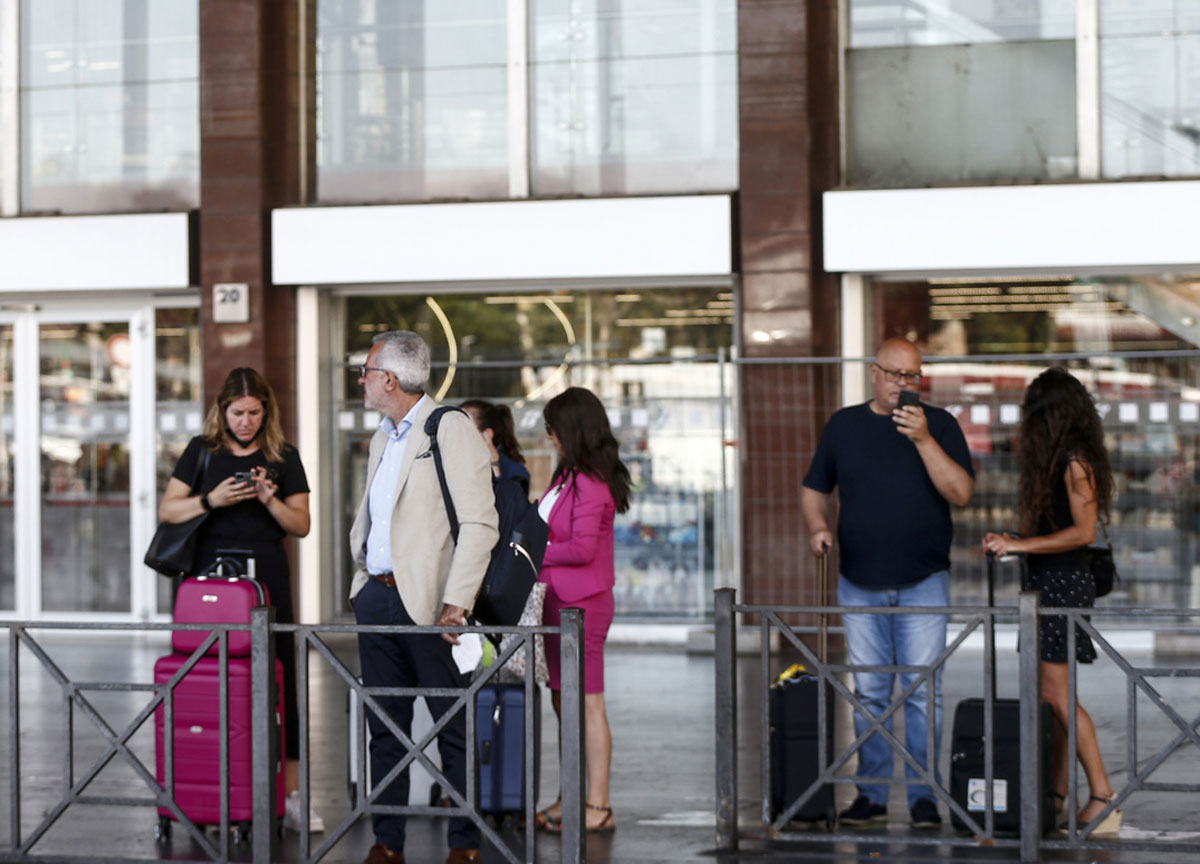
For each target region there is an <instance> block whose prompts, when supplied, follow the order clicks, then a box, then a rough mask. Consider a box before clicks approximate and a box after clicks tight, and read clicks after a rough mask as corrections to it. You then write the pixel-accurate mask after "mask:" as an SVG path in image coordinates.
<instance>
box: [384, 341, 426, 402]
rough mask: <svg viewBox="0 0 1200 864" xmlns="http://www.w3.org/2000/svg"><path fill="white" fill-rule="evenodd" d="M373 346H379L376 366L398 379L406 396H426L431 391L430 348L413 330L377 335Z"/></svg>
mask: <svg viewBox="0 0 1200 864" xmlns="http://www.w3.org/2000/svg"><path fill="white" fill-rule="evenodd" d="M371 344H372V345H378V346H379V353H378V354H376V355H375V362H376V363H378V364H379V367H380V368H381V369H386V370H387V371H389V372H391V373H392V374H393V375H395V376H396V383H397V384H399V385H400V389H401V390H403V391H404V392H405V393H424V392H425V390H426V388H427V387H429V362H430V361H429V346H428V345H427V344H426V343H425V340H424V339H422V338H421V337H420V336H418V335H417V334H416V333H413V332H412V331H411V330H389V331H387V332H386V333H379V334H376V336H375V338H374V339H372V340H371Z"/></svg>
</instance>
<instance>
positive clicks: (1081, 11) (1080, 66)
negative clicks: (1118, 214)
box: [1075, 0, 1100, 180]
mask: <svg viewBox="0 0 1200 864" xmlns="http://www.w3.org/2000/svg"><path fill="white" fill-rule="evenodd" d="M1075 141H1076V143H1075V152H1076V154H1077V158H1078V160H1079V179H1081V180H1098V179H1100V0H1075Z"/></svg>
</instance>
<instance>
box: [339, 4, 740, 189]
mask: <svg viewBox="0 0 1200 864" xmlns="http://www.w3.org/2000/svg"><path fill="white" fill-rule="evenodd" d="M317 8H318V25H317V27H318V41H317V67H318V74H317V78H318V85H317V86H318V108H317V111H318V129H319V133H318V148H317V150H318V153H317V175H318V181H317V185H318V192H317V197H318V199H319V200H320V201H322V202H363V201H420V200H430V199H443V198H506V197H509V195H510V194H511V192H512V189H513V188H514V186H513V185H512V184H513V179H514V178H510V175H509V172H510V162H511V160H512V157H513V155H514V153H515V154H516V156H517V157H518V158H519V157H520V155H521V154H527V158H526V159H525V161H527V162H528V163H529V165H530V175H531V176H530V178H529V187H530V188H529V192H530V193H531V194H533V195H562V194H583V195H611V194H637V193H656V192H680V191H688V192H691V191H710V190H715V191H722V190H728V189H733V188H734V187H735V186H736V185H737V26H736V25H737V8H736V3H734V2H733V0H651V2H644V3H639V4H636V5H635V6H633V5H631V6H625V7H620V6H613V5H612V4H606V3H597V2H595V0H589V2H582V3H580V2H571V3H567V2H563V0H530V3H529V18H530V22H529V32H528V47H527V48H526V50H527V52H528V56H526V57H523V58H519V59H521V60H524V61H526V62H527V63H528V64H529V73H528V77H527V79H526V80H523V81H522V82H521V84H520V85H519V86H517V88H516V89H515V90H514V88H513V84H512V82H510V78H509V64H510V63H511V62H513V61H514V60H515V59H518V58H513V57H510V56H509V51H510V48H509V45H510V42H509V40H510V33H509V24H510V22H509V19H508V4H506V3H504V2H501V0H437V2H434V0H425V2H423V3H421V2H414V3H394V2H383V0H320V2H319V3H318V5H317ZM517 44H520V43H519V42H518V43H517ZM517 102H519V103H520V104H519V106H518V105H517V104H516V103H517ZM526 106H528V112H529V120H528V128H527V129H525V130H524V132H523V133H522V136H523V137H522V138H521V139H520V140H517V141H512V140H510V135H511V134H513V133H512V132H511V131H510V129H511V127H510V123H509V121H510V116H511V115H512V114H513V112H514V110H519V111H520V113H522V114H523V113H524V112H525V110H526ZM520 182H523V181H520Z"/></svg>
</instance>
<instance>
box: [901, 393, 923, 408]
mask: <svg viewBox="0 0 1200 864" xmlns="http://www.w3.org/2000/svg"><path fill="white" fill-rule="evenodd" d="M920 404H921V394H920V393H918V392H917V391H916V390H901V391H900V403H899V406H898V407H900V408H903V407H904V406H905V405H913V406H916V405H920Z"/></svg>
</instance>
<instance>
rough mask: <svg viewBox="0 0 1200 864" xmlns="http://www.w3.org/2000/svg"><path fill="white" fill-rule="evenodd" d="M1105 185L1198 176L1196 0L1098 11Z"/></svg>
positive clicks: (1146, 0)
mask: <svg viewBox="0 0 1200 864" xmlns="http://www.w3.org/2000/svg"><path fill="white" fill-rule="evenodd" d="M1100 35H1101V40H1100V67H1101V68H1100V98H1101V106H1100V107H1101V118H1100V123H1101V128H1100V135H1101V146H1102V160H1103V161H1102V164H1103V173H1104V176H1105V177H1131V176H1143V175H1149V176H1167V177H1179V176H1194V175H1196V174H1200V0H1169V2H1167V0H1143V2H1140V3H1130V2H1127V0H1120V2H1119V0H1104V2H1102V3H1101V6H1100Z"/></svg>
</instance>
